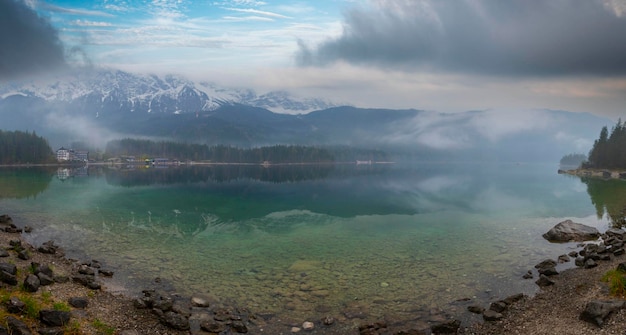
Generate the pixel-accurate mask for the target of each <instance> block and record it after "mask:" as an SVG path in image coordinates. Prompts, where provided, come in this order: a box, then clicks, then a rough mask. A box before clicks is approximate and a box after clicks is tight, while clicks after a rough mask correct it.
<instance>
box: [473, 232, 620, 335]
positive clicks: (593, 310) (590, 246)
mask: <svg viewBox="0 0 626 335" xmlns="http://www.w3.org/2000/svg"><path fill="white" fill-rule="evenodd" d="M543 237H544V238H545V239H547V240H549V241H551V242H571V241H577V242H583V241H589V240H594V242H590V243H583V244H579V245H578V246H579V247H581V248H582V249H581V250H579V251H572V252H570V253H569V254H567V255H561V256H559V257H558V258H557V260H553V259H546V260H543V261H541V262H539V263H538V264H537V265H535V269H536V271H537V273H538V275H539V279H538V280H537V281H535V283H536V284H537V285H538V286H540V287H545V286H550V285H554V284H555V281H554V280H552V277H553V276H556V275H558V274H559V272H558V271H557V270H556V267H557V265H558V264H559V263H564V262H569V261H570V258H574V259H575V261H574V263H575V265H576V266H577V267H580V268H584V269H590V268H594V267H596V266H598V263H597V262H599V261H609V260H611V259H612V258H613V257H616V256H621V255H624V254H625V253H626V251H625V250H624V242H625V238H626V231H624V230H623V229H618V228H610V229H609V230H607V231H606V232H605V233H604V234H600V232H599V231H598V230H597V229H596V228H593V227H589V226H586V225H583V224H580V223H575V222H572V221H571V220H566V221H563V222H560V223H558V224H557V225H556V226H554V227H553V228H552V229H550V231H548V232H547V233H545V234H543ZM618 270H621V271H623V272H624V273H625V274H626V262H624V263H621V264H620V265H619V266H618ZM523 278H525V279H531V278H534V275H533V271H532V270H529V271H528V272H527V273H526V274H525V275H524V276H523ZM513 297H514V298H515V299H509V298H507V299H505V300H503V301H498V302H494V303H492V304H491V306H490V308H489V310H487V311H485V310H483V309H482V308H480V307H479V306H470V307H468V309H469V310H470V311H471V312H474V313H482V314H483V318H484V319H485V320H486V321H497V320H500V319H502V317H503V315H502V314H501V313H502V312H503V311H505V310H506V306H508V305H510V304H511V303H512V302H514V301H515V300H519V299H521V298H522V297H523V296H522V295H521V294H519V295H515V296H513ZM507 300H509V301H507ZM623 308H626V302H625V301H623V300H593V301H590V302H588V303H587V304H586V306H585V308H584V311H583V312H582V313H581V314H580V319H581V320H585V321H588V322H591V323H593V324H595V325H597V326H600V327H601V326H602V325H603V324H604V322H605V320H606V318H607V317H608V316H609V315H610V314H611V313H613V312H616V311H619V310H620V309H623Z"/></svg>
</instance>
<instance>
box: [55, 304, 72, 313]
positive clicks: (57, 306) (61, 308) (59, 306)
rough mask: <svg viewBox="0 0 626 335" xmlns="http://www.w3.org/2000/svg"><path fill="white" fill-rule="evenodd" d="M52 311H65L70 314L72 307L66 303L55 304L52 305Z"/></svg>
mask: <svg viewBox="0 0 626 335" xmlns="http://www.w3.org/2000/svg"><path fill="white" fill-rule="evenodd" d="M52 309H54V310H55V311H64V312H69V311H70V310H71V308H70V306H68V305H67V304H66V303H64V302H55V303H54V304H52Z"/></svg>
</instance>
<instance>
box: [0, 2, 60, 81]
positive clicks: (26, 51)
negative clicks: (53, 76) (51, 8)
mask: <svg viewBox="0 0 626 335" xmlns="http://www.w3.org/2000/svg"><path fill="white" fill-rule="evenodd" d="M66 66H67V63H66V59H65V52H64V48H63V45H62V43H61V41H60V40H59V37H58V35H57V31H56V30H55V29H54V27H52V26H51V25H50V23H49V22H48V20H46V19H44V18H42V17H40V16H38V15H37V13H36V12H35V11H33V10H32V9H31V8H29V7H28V6H26V5H25V4H24V3H23V2H22V1H21V0H2V1H0V80H7V79H13V78H17V77H21V76H24V75H29V74H38V73H42V72H47V71H51V70H54V69H59V68H64V67H66Z"/></svg>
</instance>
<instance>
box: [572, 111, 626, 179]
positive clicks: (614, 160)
mask: <svg viewBox="0 0 626 335" xmlns="http://www.w3.org/2000/svg"><path fill="white" fill-rule="evenodd" d="M582 167H583V168H594V169H625V168H626V123H622V120H621V119H620V120H618V121H617V124H616V125H615V126H613V128H612V129H611V133H610V134H609V130H608V129H607V127H606V126H605V127H602V130H601V131H600V137H599V138H598V139H597V140H595V142H594V143H593V147H592V149H591V151H590V152H589V159H588V160H587V162H585V163H583V166H582Z"/></svg>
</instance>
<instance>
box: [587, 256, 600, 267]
mask: <svg viewBox="0 0 626 335" xmlns="http://www.w3.org/2000/svg"><path fill="white" fill-rule="evenodd" d="M596 266H598V263H596V262H595V261H594V260H593V259H591V258H590V259H588V260H586V261H585V269H591V268H595V267H596Z"/></svg>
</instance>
